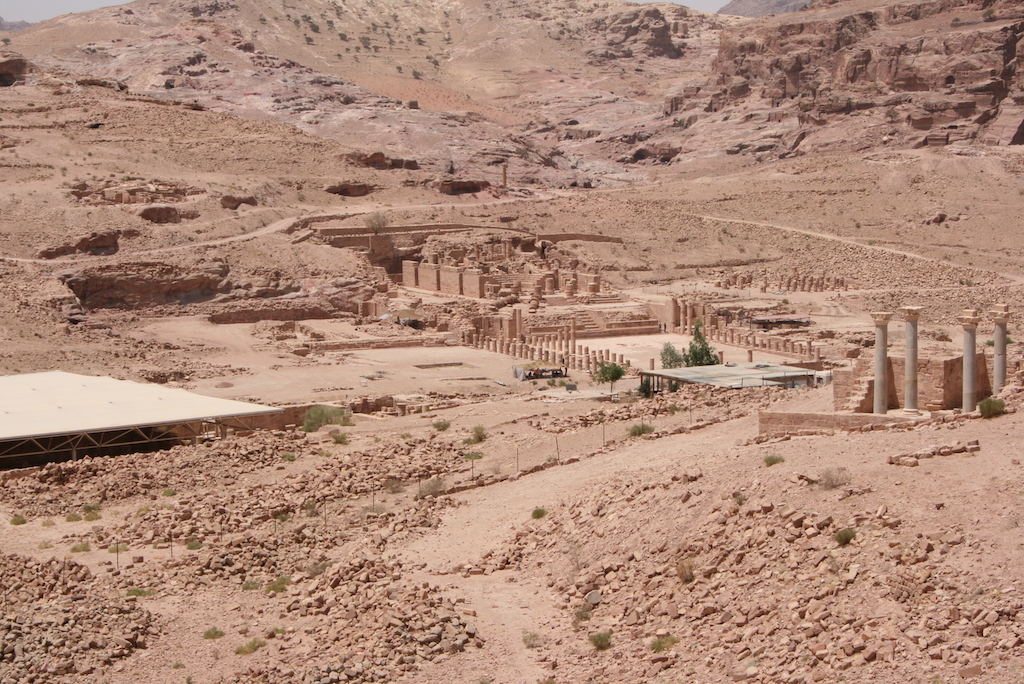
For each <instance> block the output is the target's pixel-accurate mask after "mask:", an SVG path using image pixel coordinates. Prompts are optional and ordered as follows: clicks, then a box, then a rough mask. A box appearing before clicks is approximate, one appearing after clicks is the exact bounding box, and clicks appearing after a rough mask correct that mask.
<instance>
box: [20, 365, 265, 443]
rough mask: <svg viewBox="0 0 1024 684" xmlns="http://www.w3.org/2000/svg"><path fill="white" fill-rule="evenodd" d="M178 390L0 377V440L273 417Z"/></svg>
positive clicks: (48, 376) (71, 378) (53, 377)
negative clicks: (262, 416) (253, 417)
mask: <svg viewBox="0 0 1024 684" xmlns="http://www.w3.org/2000/svg"><path fill="white" fill-rule="evenodd" d="M280 410H281V409H277V408H274V407H272V406H260V405H259V404H247V403H245V402H241V401H231V400H228V399H217V398H214V397H205V396H203V395H201V394H193V393H191V392H187V391H185V390H182V389H174V388H170V387H163V386H161V385H148V384H143V383H138V382H130V381H128V380H117V379H115V378H107V377H93V376H89V375H76V374H74V373H64V372H62V371H50V372H47V373H27V374H24V375H6V376H0V440H4V439H20V438H24V437H34V436H40V437H41V436H46V435H66V434H75V433H80V432H98V431H101V430H117V429H119V428H130V427H141V426H146V425H167V424H170V423H184V422H189V421H196V420H208V419H214V418H226V417H229V416H253V415H260V414H267V413H278V412H280Z"/></svg>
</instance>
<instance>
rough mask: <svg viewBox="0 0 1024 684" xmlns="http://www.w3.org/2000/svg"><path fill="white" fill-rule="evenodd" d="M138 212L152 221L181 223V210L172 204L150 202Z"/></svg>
mask: <svg viewBox="0 0 1024 684" xmlns="http://www.w3.org/2000/svg"><path fill="white" fill-rule="evenodd" d="M136 213H137V214H138V215H139V216H140V217H141V218H144V219H146V220H147V221H150V222H152V223H181V212H179V211H178V208H177V207H175V206H172V205H170V204H150V205H148V206H145V207H142V208H140V209H139V210H138V211H137V212H136Z"/></svg>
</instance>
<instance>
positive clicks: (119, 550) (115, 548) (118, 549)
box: [107, 543, 128, 553]
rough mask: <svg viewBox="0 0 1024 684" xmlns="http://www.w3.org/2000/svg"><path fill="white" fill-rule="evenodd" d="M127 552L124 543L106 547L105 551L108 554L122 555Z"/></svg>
mask: <svg viewBox="0 0 1024 684" xmlns="http://www.w3.org/2000/svg"><path fill="white" fill-rule="evenodd" d="M127 550H128V545H127V544H124V543H120V544H111V545H110V546H108V547H107V551H109V552H110V553H124V552H125V551H127Z"/></svg>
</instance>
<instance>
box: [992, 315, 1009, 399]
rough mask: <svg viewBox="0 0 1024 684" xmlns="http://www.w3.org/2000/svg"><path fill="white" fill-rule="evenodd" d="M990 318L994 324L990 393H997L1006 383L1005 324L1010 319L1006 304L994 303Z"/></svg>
mask: <svg viewBox="0 0 1024 684" xmlns="http://www.w3.org/2000/svg"><path fill="white" fill-rule="evenodd" d="M989 313H990V314H992V319H993V320H994V321H995V324H996V331H995V358H993V364H992V393H993V394H999V392H1000V391H1001V390H1002V389H1003V385H1005V384H1006V324H1007V323H1008V322H1009V321H1010V307H1009V305H1008V304H996V305H995V306H993V307H992V311H989Z"/></svg>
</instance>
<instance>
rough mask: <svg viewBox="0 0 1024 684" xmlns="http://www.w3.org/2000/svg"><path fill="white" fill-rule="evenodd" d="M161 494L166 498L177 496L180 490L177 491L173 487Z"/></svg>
mask: <svg viewBox="0 0 1024 684" xmlns="http://www.w3.org/2000/svg"><path fill="white" fill-rule="evenodd" d="M160 493H161V494H163V495H164V496H177V494H178V490H177V489H173V488H171V487H168V488H167V489H165V490H164V491H162V492H160Z"/></svg>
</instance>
